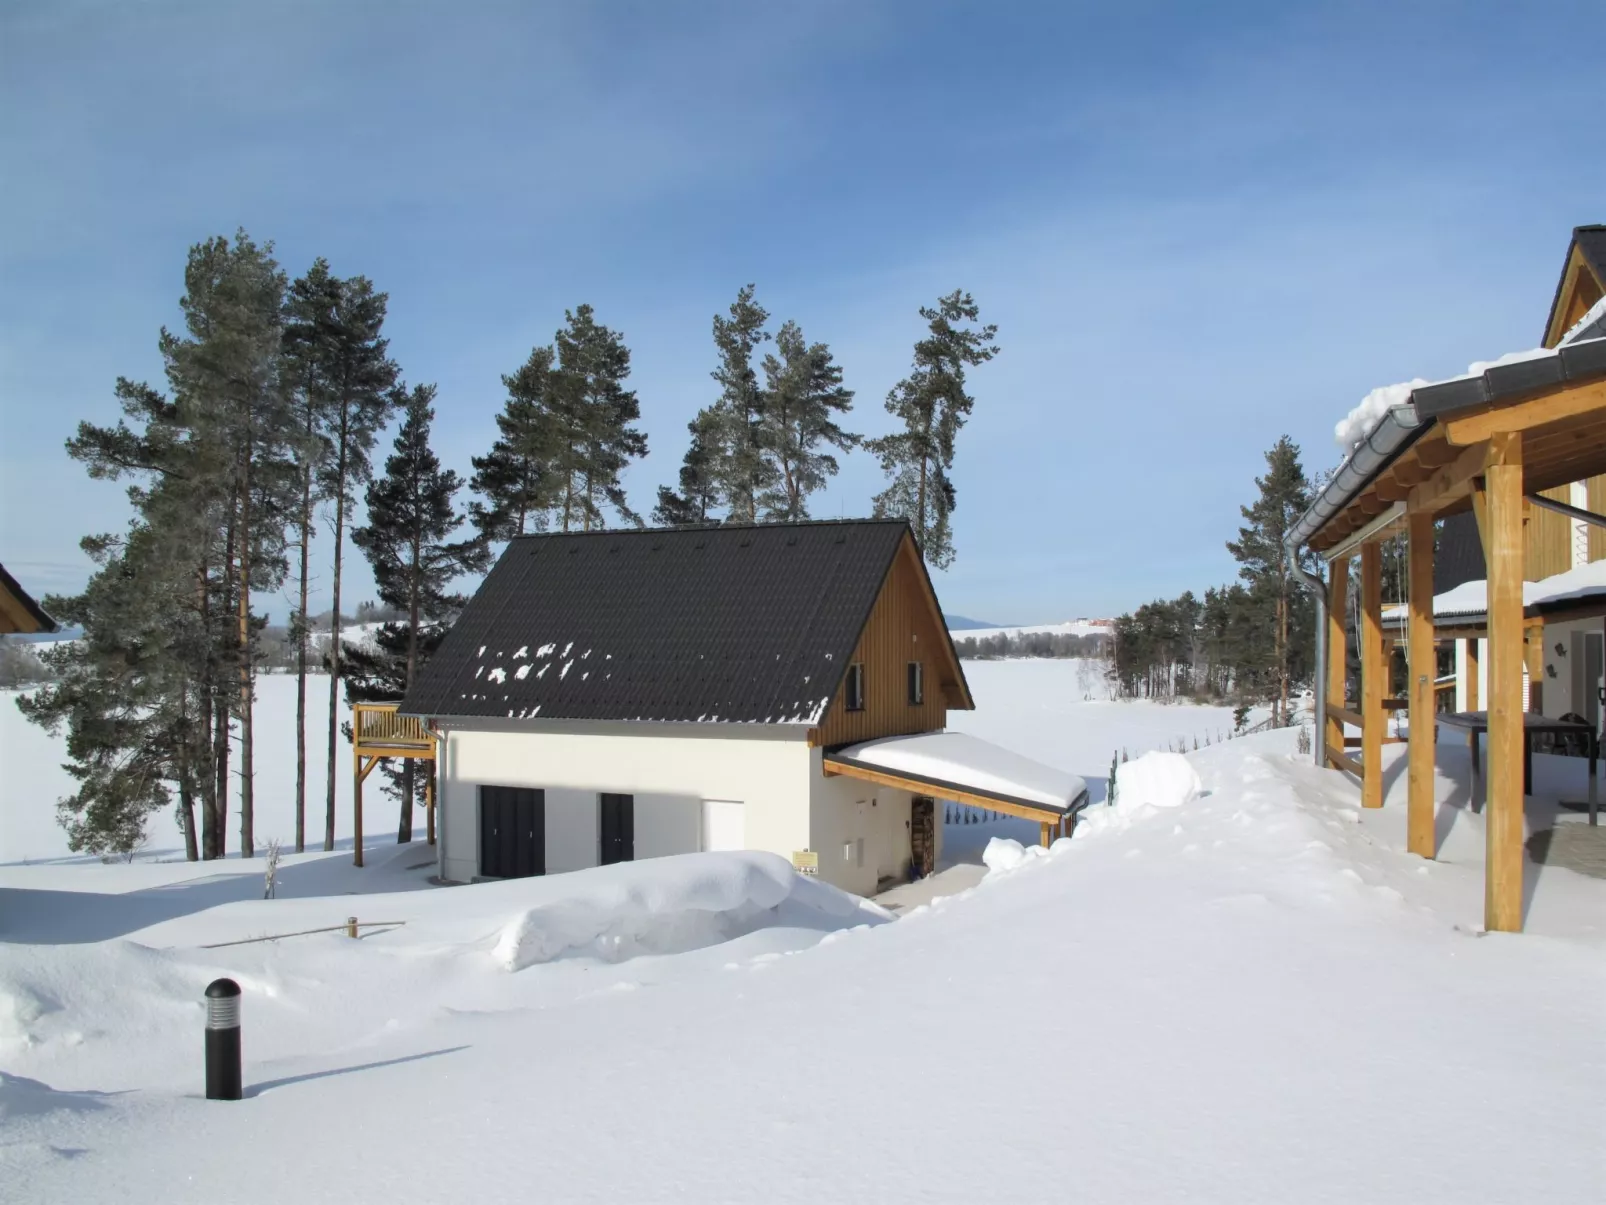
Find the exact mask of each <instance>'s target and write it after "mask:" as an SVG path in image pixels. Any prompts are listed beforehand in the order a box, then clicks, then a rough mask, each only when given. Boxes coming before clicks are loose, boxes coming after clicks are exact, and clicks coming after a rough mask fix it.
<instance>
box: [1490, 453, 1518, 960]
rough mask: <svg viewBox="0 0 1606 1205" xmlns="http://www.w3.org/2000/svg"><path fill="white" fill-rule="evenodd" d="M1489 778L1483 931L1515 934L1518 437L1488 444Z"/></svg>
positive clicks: (1516, 878)
mask: <svg viewBox="0 0 1606 1205" xmlns="http://www.w3.org/2000/svg"><path fill="white" fill-rule="evenodd" d="M1485 479H1486V482H1487V487H1486V488H1487V496H1488V502H1487V526H1486V529H1485V531H1486V542H1487V544H1488V548H1489V707H1488V711H1489V775H1488V804H1487V805H1486V807H1485V809H1484V811H1485V834H1486V839H1487V842H1488V849H1487V853H1486V857H1485V868H1484V900H1483V912H1484V928H1486V929H1488V930H1491V931H1497V932H1507V933H1515V932H1518V931H1520V930H1521V929H1522V857H1523V853H1522V838H1523V805H1524V799H1523V773H1522V768H1523V744H1524V732H1523V718H1522V668H1523V657H1522V631H1523V621H1522V577H1523V546H1522V436H1521V435H1520V434H1517V433H1512V432H1506V431H1498V432H1496V433H1495V434H1494V435H1493V436H1492V437H1491V438H1490V440H1489V459H1488V466H1487V469H1486V470H1485Z"/></svg>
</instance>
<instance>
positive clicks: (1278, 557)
mask: <svg viewBox="0 0 1606 1205" xmlns="http://www.w3.org/2000/svg"><path fill="white" fill-rule="evenodd" d="M1255 486H1256V488H1257V489H1258V490H1259V491H1260V496H1259V497H1258V498H1256V499H1255V501H1254V502H1253V503H1252V504H1251V505H1249V506H1245V507H1241V508H1240V509H1241V510H1242V512H1243V517H1244V519H1245V520H1247V525H1246V526H1244V527H1241V528H1239V529H1238V539H1237V540H1230V541H1228V543H1227V551H1229V552H1231V553H1232V555H1233V556H1234V557H1235V558H1236V559H1237V561H1238V564H1239V570H1238V576H1239V577H1241V578H1242V579H1243V580H1244V581H1245V582H1247V583H1248V584H1249V588H1250V592H1251V594H1252V595H1253V596H1254V598H1255V599H1257V600H1259V601H1261V602H1262V604H1263V606H1264V608H1265V610H1266V612H1267V613H1268V621H1267V623H1266V628H1267V631H1266V633H1265V634H1266V636H1267V637H1268V638H1269V640H1270V645H1271V652H1272V656H1271V673H1272V677H1273V684H1274V686H1275V691H1276V694H1275V696H1274V701H1273V714H1274V716H1275V717H1276V718H1277V720H1278V722H1280V721H1281V717H1283V716H1285V715H1287V713H1288V683H1289V673H1290V664H1291V660H1292V658H1291V651H1290V639H1289V637H1290V627H1291V621H1290V612H1291V610H1292V609H1293V606H1294V603H1295V602H1296V601H1298V600H1296V599H1295V597H1294V596H1295V595H1296V594H1299V595H1300V596H1301V599H1302V597H1303V593H1302V592H1301V591H1299V590H1298V587H1297V586H1296V584H1295V582H1294V578H1293V574H1292V572H1291V571H1290V568H1289V566H1288V563H1287V559H1286V557H1285V555H1284V551H1283V542H1284V540H1285V539H1286V538H1287V536H1288V533H1289V532H1290V531H1291V530H1292V529H1293V526H1294V524H1295V523H1296V522H1297V521H1298V520H1299V517H1300V516H1301V515H1302V514H1304V513H1305V511H1306V509H1307V508H1308V507H1309V506H1310V483H1309V481H1308V480H1307V479H1306V477H1305V470H1304V469H1303V468H1302V467H1301V465H1300V463H1299V447H1298V445H1297V444H1295V443H1294V442H1293V440H1291V439H1289V438H1288V437H1287V436H1286V435H1285V436H1283V437H1282V438H1281V439H1279V440H1278V441H1277V442H1276V444H1274V445H1273V446H1272V448H1271V450H1270V451H1269V452H1267V453H1266V473H1265V475H1264V476H1263V477H1257V478H1255ZM1306 609H1308V608H1305V607H1304V606H1303V605H1302V606H1301V611H1302V612H1303V611H1304V610H1306Z"/></svg>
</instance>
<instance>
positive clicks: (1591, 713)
mask: <svg viewBox="0 0 1606 1205" xmlns="http://www.w3.org/2000/svg"><path fill="white" fill-rule="evenodd" d="M1602 624H1603V621H1602V619H1601V618H1600V617H1599V616H1595V617H1592V618H1589V619H1578V620H1572V621H1569V622H1566V623H1547V624H1546V625H1545V689H1544V696H1543V703H1544V707H1545V714H1546V715H1548V716H1560V715H1564V714H1566V713H1567V712H1574V713H1576V714H1578V715H1582V716H1584V717H1586V718H1593V717H1596V716H1598V715H1599V709H1600V703H1599V700H1598V698H1596V699H1591V697H1590V695H1591V692H1592V691H1594V690H1596V689H1598V682H1599V679H1598V677H1597V674H1598V672H1599V670H1598V666H1596V665H1591V664H1590V662H1589V658H1588V655H1587V650H1588V642H1589V638H1590V637H1591V636H1593V637H1594V638H1595V641H1596V642H1597V644H1599V643H1601V642H1602V631H1603V628H1602ZM1558 649H1559V651H1558Z"/></svg>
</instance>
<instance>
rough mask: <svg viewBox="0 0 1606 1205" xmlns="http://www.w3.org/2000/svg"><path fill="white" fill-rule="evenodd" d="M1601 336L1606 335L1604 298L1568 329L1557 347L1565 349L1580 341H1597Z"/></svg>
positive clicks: (1605, 303)
mask: <svg viewBox="0 0 1606 1205" xmlns="http://www.w3.org/2000/svg"><path fill="white" fill-rule="evenodd" d="M1602 335H1606V297H1602V298H1601V299H1600V300H1599V301H1597V302H1596V303H1595V304H1594V305H1592V306H1590V307H1589V312H1588V313H1587V314H1585V315H1584V316H1583V317H1582V318H1580V319H1579V320H1578V321H1577V322H1575V323H1573V324H1572V326H1571V327H1569V328H1568V330H1567V333H1566V334H1565V335H1563V336H1562V337H1561V339H1560V341H1559V342H1558V343H1557V346H1558V347H1566V346H1567V345H1568V344H1569V343H1577V342H1578V341H1579V340H1580V339H1598V338H1600V337H1601V336H1602Z"/></svg>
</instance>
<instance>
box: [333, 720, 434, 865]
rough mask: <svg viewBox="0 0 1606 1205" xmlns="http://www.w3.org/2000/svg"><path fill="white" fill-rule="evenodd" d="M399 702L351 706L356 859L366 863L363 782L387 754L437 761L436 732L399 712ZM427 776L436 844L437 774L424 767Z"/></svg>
mask: <svg viewBox="0 0 1606 1205" xmlns="http://www.w3.org/2000/svg"><path fill="white" fill-rule="evenodd" d="M399 706H400V704H399V703H353V704H352V705H351V751H352V762H353V765H352V775H353V778H354V780H355V781H354V782H353V786H354V787H355V794H356V799H355V804H356V807H355V809H354V811H355V816H354V823H353V828H354V830H355V831H354V836H355V838H356V839H355V842H354V845H355V850H354V854H355V856H354V857H353V859H352V861H353V862H355V863H356V864H357V865H358V866H361V865H362V784H363V780H364V779H366V778H367V777H368V775H369V774H371V773H372V772H373V769H374V767H375V766H377V765H378V764H379V763H380V762H381V761H382V760H384V759H385V758H387V757H411V758H418V759H419V760H421V761H430V762H432V761H435V760H436V757H437V755H438V753H439V751H440V743H439V741H438V740H437V739H436V737H435V734H434V733H432V732H431V731H430V730H429V729H428V728H427V727H425V726H424V721H423V720H420V719H418V718H417V717H416V716H410V715H398V714H397V713H396V709H397V707H399ZM419 773H421V774H422V775H423V776H424V814H425V817H426V820H425V824H426V831H427V833H428V838H429V843H430V844H431V845H434V844H435V773H434V770H433V768H425V769H420V771H419Z"/></svg>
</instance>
